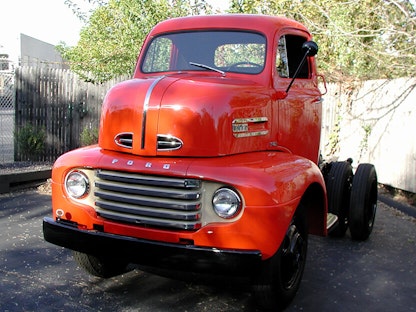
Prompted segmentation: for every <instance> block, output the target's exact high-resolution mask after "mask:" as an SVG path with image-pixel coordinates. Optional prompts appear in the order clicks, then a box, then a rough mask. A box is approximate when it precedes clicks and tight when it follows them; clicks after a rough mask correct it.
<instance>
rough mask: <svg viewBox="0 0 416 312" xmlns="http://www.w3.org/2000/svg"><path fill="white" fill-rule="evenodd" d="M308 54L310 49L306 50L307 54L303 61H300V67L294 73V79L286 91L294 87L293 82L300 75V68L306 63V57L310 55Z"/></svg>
mask: <svg viewBox="0 0 416 312" xmlns="http://www.w3.org/2000/svg"><path fill="white" fill-rule="evenodd" d="M308 54H309V49H308V50H307V51H306V52H305V55H304V56H303V58H302V61H301V62H300V64H299V66H298V68H296V71H295V74H294V75H293V78H292V80H291V81H290V83H289V85H288V86H287V89H286V93H288V92H289V90H290V88H291V87H292V84H293V82H294V81H295V79H296V78H297V76H298V75H299V72H300V69H301V68H302V66H303V64H305V61H306V57H307V56H308Z"/></svg>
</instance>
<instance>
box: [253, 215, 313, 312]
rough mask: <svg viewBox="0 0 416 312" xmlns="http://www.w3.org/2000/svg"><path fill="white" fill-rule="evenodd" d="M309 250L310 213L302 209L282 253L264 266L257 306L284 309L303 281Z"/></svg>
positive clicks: (256, 291) (257, 285)
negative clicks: (307, 216) (308, 220)
mask: <svg viewBox="0 0 416 312" xmlns="http://www.w3.org/2000/svg"><path fill="white" fill-rule="evenodd" d="M307 249H308V231H307V223H306V213H305V211H304V209H303V207H299V208H298V209H297V211H296V214H295V216H294V217H293V219H292V222H291V224H290V226H289V228H288V230H287V232H286V235H285V238H284V240H283V242H282V244H281V246H280V248H279V249H278V251H277V252H276V253H275V254H274V255H273V256H272V257H271V258H270V259H268V260H265V261H264V262H263V263H262V267H261V269H260V273H259V275H258V277H257V278H256V281H255V285H254V294H255V298H256V301H257V304H258V305H259V306H260V307H261V308H263V309H266V310H272V309H273V310H281V309H284V308H285V307H286V306H287V305H288V304H289V303H290V302H291V301H292V300H293V298H294V297H295V295H296V292H297V290H298V289H299V285H300V282H301V280H302V275H303V271H304V268H305V262H306V254H307Z"/></svg>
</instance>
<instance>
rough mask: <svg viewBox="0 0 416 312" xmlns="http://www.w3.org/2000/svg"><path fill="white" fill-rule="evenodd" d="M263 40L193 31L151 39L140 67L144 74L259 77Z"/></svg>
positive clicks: (254, 35)
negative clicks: (206, 74)
mask: <svg viewBox="0 0 416 312" xmlns="http://www.w3.org/2000/svg"><path fill="white" fill-rule="evenodd" d="M265 54H266V39H265V37H264V36H262V35H260V34H258V33H252V32H241V31H195V32H184V33H171V34H165V35H161V36H158V37H155V38H153V40H152V41H151V42H150V44H149V45H148V48H147V50H146V55H145V57H144V59H143V62H142V64H141V69H142V72H144V73H159V72H168V71H191V70H192V71H207V70H208V71H216V72H219V73H226V72H236V73H244V74H258V73H260V72H261V71H263V68H264V62H265Z"/></svg>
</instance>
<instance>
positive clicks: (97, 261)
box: [74, 251, 129, 278]
mask: <svg viewBox="0 0 416 312" xmlns="http://www.w3.org/2000/svg"><path fill="white" fill-rule="evenodd" d="M74 259H75V261H76V262H77V263H78V265H79V266H80V267H81V268H83V269H84V270H85V271H87V272H88V273H90V274H91V275H94V276H98V277H103V278H110V277H113V276H117V275H120V274H123V273H126V272H128V271H129V270H128V268H127V266H128V263H127V262H125V261H121V260H114V259H110V258H98V257H95V256H92V255H89V254H85V253H82V252H78V251H74Z"/></svg>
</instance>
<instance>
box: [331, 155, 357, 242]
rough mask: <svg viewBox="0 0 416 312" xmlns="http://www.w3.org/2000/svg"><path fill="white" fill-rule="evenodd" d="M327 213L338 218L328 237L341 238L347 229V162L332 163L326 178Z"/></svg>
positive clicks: (349, 171)
mask: <svg viewBox="0 0 416 312" xmlns="http://www.w3.org/2000/svg"><path fill="white" fill-rule="evenodd" d="M325 180H326V189H327V198H328V212H330V213H332V214H334V215H336V216H337V217H338V224H337V225H335V226H334V228H332V229H331V231H330V232H329V235H330V236H334V237H342V236H344V235H345V232H346V231H347V229H348V223H349V209H350V197H351V186H352V180H353V173H352V167H351V164H350V163H349V162H346V161H343V162H334V163H332V164H331V169H330V170H329V172H328V174H327V176H326V179H325Z"/></svg>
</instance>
